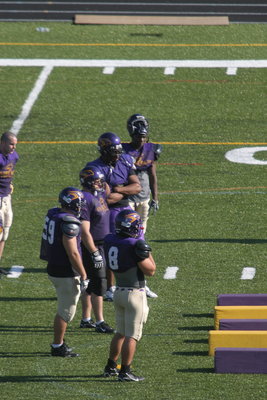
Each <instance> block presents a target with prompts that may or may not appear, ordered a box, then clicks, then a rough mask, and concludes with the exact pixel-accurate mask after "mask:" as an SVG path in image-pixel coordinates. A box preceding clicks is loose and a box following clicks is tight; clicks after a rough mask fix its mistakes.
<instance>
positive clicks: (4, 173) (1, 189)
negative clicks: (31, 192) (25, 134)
mask: <svg viewBox="0 0 267 400" xmlns="http://www.w3.org/2000/svg"><path fill="white" fill-rule="evenodd" d="M18 159H19V155H18V153H17V152H16V151H13V153H10V154H7V155H6V156H5V155H4V154H1V153H0V197H5V196H7V195H9V194H10V192H11V188H10V184H11V182H12V178H13V175H14V172H15V165H16V163H17V161H18Z"/></svg>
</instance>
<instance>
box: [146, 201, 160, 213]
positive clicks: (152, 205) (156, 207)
mask: <svg viewBox="0 0 267 400" xmlns="http://www.w3.org/2000/svg"><path fill="white" fill-rule="evenodd" d="M158 210H159V202H158V201H156V200H150V202H149V210H148V213H149V214H150V213H151V212H152V211H153V214H156V212H157V211H158Z"/></svg>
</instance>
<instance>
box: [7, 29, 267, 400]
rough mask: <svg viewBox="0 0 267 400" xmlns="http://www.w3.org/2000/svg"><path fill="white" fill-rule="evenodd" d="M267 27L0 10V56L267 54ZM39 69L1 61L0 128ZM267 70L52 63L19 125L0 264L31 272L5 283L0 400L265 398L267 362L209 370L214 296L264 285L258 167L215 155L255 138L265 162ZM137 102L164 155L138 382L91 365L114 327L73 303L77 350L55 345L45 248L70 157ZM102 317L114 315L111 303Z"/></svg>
mask: <svg viewBox="0 0 267 400" xmlns="http://www.w3.org/2000/svg"><path fill="white" fill-rule="evenodd" d="M38 26H45V27H49V28H50V31H49V32H45V33H41V32H37V31H36V28H37V27H38ZM266 33H267V26H266V25H230V26H223V27H185V26H184V27H163V26H160V27H158V26H129V27H127V26H114V27H110V26H74V25H71V24H67V23H0V37H1V39H0V58H1V59H5V58H12V59H21V58H26V59H36V58H44V59H114V60H116V59H118V60H122V59H126V60H142V59H145V60H160V59H163V60H168V59H170V60H233V59H234V60H253V59H254V60H266V59H267V54H266ZM40 72H41V68H39V67H8V66H1V67H0V90H1V96H0V123H1V130H2V132H4V131H5V130H8V129H10V128H11V126H12V124H13V122H14V120H16V119H17V118H18V115H19V114H20V112H21V108H22V106H23V104H24V102H25V100H26V99H27V97H28V95H29V93H30V91H31V90H32V88H33V86H34V85H35V82H36V80H37V78H38V76H39V74H40ZM266 78H267V72H266V69H263V68H262V69H258V68H253V69H252V68H251V69H250V68H244V69H238V70H237V73H236V75H232V76H231V75H227V74H226V70H225V69H224V68H209V69H205V68H181V69H178V68H177V69H176V71H175V74H174V75H164V70H163V69H160V68H118V69H116V70H115V72H114V73H113V74H112V75H105V74H103V73H102V70H101V68H67V67H65V68H63V67H58V68H54V69H53V71H52V72H51V74H50V75H49V78H48V80H47V82H46V84H45V86H44V88H43V90H42V91H41V93H40V95H39V97H38V99H37V101H36V102H35V104H34V106H33V108H32V109H31V113H30V115H29V117H28V118H27V119H26V121H25V123H24V124H23V126H22V128H21V130H20V132H19V134H18V139H19V144H18V146H17V150H18V152H19V154H20V162H19V163H18V165H17V171H16V175H15V179H14V185H15V190H14V194H13V210H14V222H13V226H12V228H11V231H10V237H9V239H8V241H7V244H6V248H5V251H4V255H3V258H2V260H1V267H2V268H5V269H6V270H9V269H10V268H11V266H14V265H20V266H24V267H25V270H24V272H23V273H22V275H21V276H20V277H19V278H17V279H11V278H6V277H5V278H3V279H1V281H0V300H1V302H0V307H1V314H0V315H1V319H0V334H1V341H0V372H1V375H0V382H1V399H2V400H11V399H18V400H24V399H25V400H26V399H27V400H37V399H43V398H46V399H47V400H63V399H64V400H66V399H81V398H83V399H88V400H89V399H118V400H122V399H127V400H128V399H131V400H137V399H140V398H143V399H156V400H173V399H183V400H206V399H208V400H225V399H227V400H234V399H236V398H238V397H239V398H242V400H252V399H254V398H264V397H265V395H266V394H267V389H266V382H265V381H266V379H265V376H264V375H220V374H215V373H214V360H213V357H209V356H208V331H209V330H210V329H213V308H214V306H215V305H216V296H217V294H220V293H264V292H266V272H267V271H266V256H267V250H266V244H267V239H266V213H265V203H266V200H265V199H266V198H265V197H264V196H266V194H267V186H266V165H250V164H241V163H233V162H230V161H228V160H227V159H226V158H225V153H226V152H227V151H229V150H233V149H235V148H242V147H248V146H249V147H251V146H252V147H253V146H258V143H261V146H262V147H264V146H265V148H264V149H263V150H264V151H260V152H258V153H257V154H256V155H255V158H256V159H258V160H262V161H267V153H266V146H267V140H266V133H267V130H266ZM135 112H140V113H143V114H144V115H146V116H147V117H148V119H149V120H150V127H151V141H155V142H167V143H168V144H166V143H165V144H164V145H163V153H162V156H161V158H160V159H159V163H158V180H159V192H160V211H159V212H158V214H157V215H156V216H151V218H150V219H149V223H148V232H147V239H148V241H149V243H150V244H151V246H152V249H153V255H154V258H155V260H156V263H157V273H156V275H155V277H153V278H152V279H151V280H149V286H150V287H151V289H153V290H154V291H155V292H156V293H157V294H158V296H159V297H158V298H157V299H149V305H150V315H149V319H148V322H147V324H146V326H145V329H144V336H143V338H142V340H141V342H140V343H139V345H138V349H137V353H136V357H135V360H134V364H133V369H134V371H135V372H136V373H137V374H138V373H140V374H143V375H144V376H145V377H146V379H145V381H144V382H142V383H140V384H121V383H117V382H116V380H114V379H105V378H103V377H102V376H101V374H102V371H103V367H104V365H105V362H106V359H107V355H108V349H109V343H110V340H111V337H110V336H105V335H102V336H101V335H100V334H97V333H95V332H93V331H89V332H84V331H83V330H80V329H79V321H80V317H81V306H80V305H79V307H78V311H77V314H76V317H75V319H74V320H73V322H72V323H71V324H70V325H69V327H68V331H67V335H66V340H67V342H68V343H69V344H70V345H71V346H73V347H75V350H77V351H78V352H79V353H80V355H81V356H80V357H79V358H77V359H55V358H52V357H50V343H51V341H52V338H53V329H52V320H53V317H54V313H55V309H56V299H55V293H54V290H53V287H52V286H51V284H50V282H49V281H48V279H47V275H46V273H45V263H44V262H42V261H41V260H40V259H39V247H40V238H41V232H42V225H43V218H44V216H45V213H46V211H47V209H48V208H50V207H52V206H54V205H56V204H57V196H58V193H59V191H60V190H61V189H62V188H63V187H65V186H68V185H74V186H78V185H79V180H78V173H79V171H80V169H81V168H82V167H83V166H84V164H85V163H86V162H87V161H90V160H92V159H94V158H96V157H97V156H98V153H97V150H96V145H95V144H90V143H88V142H91V141H96V140H97V138H98V136H100V134H101V133H103V132H105V131H113V132H115V133H117V134H118V135H119V136H120V137H121V138H122V139H123V140H125V141H126V140H128V134H127V131H126V120H127V118H128V117H129V116H130V115H131V114H133V113H135ZM58 142H64V143H58ZM71 142H72V143H71ZM73 142H74V143H73ZM75 142H76V143H75ZM83 142H84V143H83ZM174 142H176V143H177V142H179V144H174ZM248 143H249V144H248ZM168 266H177V267H179V271H178V272H177V276H176V279H173V280H166V279H164V278H163V277H164V273H165V271H166V268H167V267H168ZM245 267H254V268H256V275H255V277H254V279H253V280H241V279H240V277H241V273H242V270H243V268H245ZM105 316H106V320H107V321H108V323H110V324H111V325H114V312H113V305H112V304H110V303H108V304H106V303H105Z"/></svg>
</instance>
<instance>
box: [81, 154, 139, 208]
mask: <svg viewBox="0 0 267 400" xmlns="http://www.w3.org/2000/svg"><path fill="white" fill-rule="evenodd" d="M90 165H94V166H96V167H97V168H98V169H99V170H100V171H101V172H102V174H103V175H104V176H105V181H106V182H107V183H108V185H109V186H110V189H111V191H112V188H113V187H114V186H118V185H122V186H125V185H128V180H129V176H130V175H135V166H134V160H133V158H132V157H131V156H129V155H128V154H122V155H121V156H120V158H119V160H118V161H117V162H116V165H115V167H112V166H111V165H107V164H105V163H104V162H103V161H102V159H101V157H100V158H98V159H97V160H94V161H91V162H89V163H87V164H86V167H89V166H90ZM128 203H129V201H128V199H127V198H126V197H124V198H123V199H122V200H121V201H120V202H118V203H116V204H113V205H112V206H111V207H117V206H127V205H128Z"/></svg>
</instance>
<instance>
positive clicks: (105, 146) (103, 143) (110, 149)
mask: <svg viewBox="0 0 267 400" xmlns="http://www.w3.org/2000/svg"><path fill="white" fill-rule="evenodd" d="M98 150H99V151H100V153H101V156H102V158H103V159H104V161H105V162H106V163H107V164H111V165H112V164H115V163H116V162H117V161H118V159H119V157H120V155H121V153H122V145H121V140H120V138H119V136H117V135H116V134H115V133H112V132H105V133H103V134H102V135H101V136H100V137H99V138H98Z"/></svg>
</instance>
